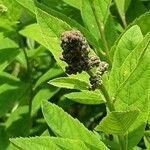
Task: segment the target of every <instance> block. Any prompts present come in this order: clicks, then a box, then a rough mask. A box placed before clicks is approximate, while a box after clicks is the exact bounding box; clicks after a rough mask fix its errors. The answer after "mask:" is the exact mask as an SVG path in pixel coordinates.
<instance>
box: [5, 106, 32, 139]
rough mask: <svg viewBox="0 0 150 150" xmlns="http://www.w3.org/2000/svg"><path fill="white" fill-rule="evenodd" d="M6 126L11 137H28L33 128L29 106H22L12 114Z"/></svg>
mask: <svg viewBox="0 0 150 150" xmlns="http://www.w3.org/2000/svg"><path fill="white" fill-rule="evenodd" d="M5 126H6V130H7V132H8V134H9V136H11V137H16V136H27V135H28V134H29V129H30V127H31V122H30V118H29V108H28V106H20V107H18V108H17V109H16V110H15V111H14V112H12V113H11V115H10V116H9V118H8V120H7V121H6V122H5ZM18 128H19V130H18Z"/></svg>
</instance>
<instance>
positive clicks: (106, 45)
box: [89, 0, 110, 58]
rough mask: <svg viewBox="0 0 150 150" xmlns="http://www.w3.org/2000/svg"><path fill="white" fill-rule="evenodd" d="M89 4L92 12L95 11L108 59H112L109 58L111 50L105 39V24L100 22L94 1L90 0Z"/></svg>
mask: <svg viewBox="0 0 150 150" xmlns="http://www.w3.org/2000/svg"><path fill="white" fill-rule="evenodd" d="M89 2H90V5H91V8H92V11H93V14H94V17H95V20H96V23H97V26H98V30H99V32H100V35H101V39H102V42H103V45H104V48H105V51H106V54H107V56H108V58H110V57H109V48H108V44H107V41H106V37H105V29H104V25H103V23H102V22H101V21H100V19H99V17H98V15H97V13H96V9H95V5H94V1H93V0H89Z"/></svg>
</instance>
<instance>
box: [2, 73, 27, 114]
mask: <svg viewBox="0 0 150 150" xmlns="http://www.w3.org/2000/svg"><path fill="white" fill-rule="evenodd" d="M28 87H29V84H28V83H24V82H21V81H20V80H19V79H17V78H15V77H14V76H12V75H9V74H7V73H3V72H2V73H0V108H1V109H0V116H3V115H4V114H5V113H7V112H8V111H10V110H11V109H12V108H13V106H14V105H15V104H16V103H17V102H19V101H20V100H22V99H23V97H24V96H25V94H26V95H27V94H28Z"/></svg>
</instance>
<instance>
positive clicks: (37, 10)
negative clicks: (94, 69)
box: [0, 0, 150, 150]
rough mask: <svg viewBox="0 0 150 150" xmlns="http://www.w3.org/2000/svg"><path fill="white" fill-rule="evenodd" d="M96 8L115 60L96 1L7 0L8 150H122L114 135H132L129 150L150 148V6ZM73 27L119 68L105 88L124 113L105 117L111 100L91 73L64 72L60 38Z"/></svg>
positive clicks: (2, 43) (3, 41)
mask: <svg viewBox="0 0 150 150" xmlns="http://www.w3.org/2000/svg"><path fill="white" fill-rule="evenodd" d="M94 3H95V6H96V9H95V10H96V12H97V15H98V16H99V20H100V22H101V23H102V24H103V26H104V28H105V31H104V34H105V38H106V41H107V42H108V49H109V59H108V57H106V56H104V55H103V53H104V52H105V50H107V47H106V46H105V44H104V42H103V38H102V36H101V34H100V32H99V28H98V26H97V21H96V19H95V17H94V14H93V12H92V8H91V5H90V1H89V0H78V2H77V1H76V0H39V1H33V0H25V1H22V0H0V150H7V149H8V150H16V149H18V148H17V147H20V148H22V149H27V150H28V149H31V150H32V149H43V150H44V149H49V147H51V149H69V150H71V149H74V150H76V149H79V150H80V149H81V150H82V149H83V150H85V149H94V150H95V149H96V150H98V149H102V150H105V149H109V148H110V149H112V150H113V149H114V150H115V149H118V144H117V143H116V142H114V141H115V140H114V139H112V136H111V135H110V134H126V133H127V135H128V136H127V139H128V140H127V141H128V149H135V150H138V149H140V148H142V149H149V148H150V117H149V115H148V114H149V112H150V111H149V110H150V109H149V108H148V106H149V104H150V103H149V97H148V94H149V87H150V86H149V74H150V65H149V64H150V62H149V60H150V33H149V31H150V11H149V9H150V1H149V0H144V1H143V0H122V1H120V0H114V1H111V0H105V1H103V2H102V1H101V0H95V1H94ZM2 5H4V6H5V7H6V12H5V11H4V12H3V11H2ZM72 28H73V29H78V30H80V31H81V32H82V33H83V35H84V36H85V37H86V39H87V40H88V42H89V44H90V47H91V51H92V53H96V54H97V55H98V56H99V57H100V59H101V60H106V61H108V62H110V63H111V62H112V64H110V70H111V71H108V73H107V74H106V75H104V77H103V82H104V84H105V85H106V88H107V90H108V91H109V94H110V95H111V97H115V98H116V100H115V107H116V109H117V111H118V112H114V113H113V112H112V113H110V114H109V115H107V117H105V116H106V113H107V108H106V106H105V99H104V97H103V95H102V94H100V93H99V92H98V91H97V90H96V91H94V92H91V91H88V89H87V87H88V75H87V74H86V73H85V72H84V73H82V74H78V75H76V76H74V75H71V76H69V77H68V76H67V75H66V74H65V73H64V68H65V66H66V64H65V63H64V62H62V61H61V60H60V59H59V56H60V54H61V51H62V50H61V47H60V34H61V33H62V32H64V31H66V30H70V29H72ZM106 53H107V51H106ZM108 79H109V80H108ZM47 101H50V102H51V103H48V102H47ZM52 103H53V104H52ZM64 111H66V112H67V113H65V112H64ZM119 111H120V112H119ZM69 114H70V115H71V116H72V117H71V116H70V115H69ZM123 116H124V117H123ZM104 117H105V118H104ZM74 118H77V119H78V120H79V121H80V122H79V121H78V120H77V119H74ZM103 118H104V119H103ZM118 118H119V121H118ZM121 118H124V119H121ZM100 121H101V123H100V124H99V122H100ZM120 122H122V124H120ZM81 123H83V124H84V126H85V127H86V128H85V127H84V126H83V124H81ZM97 124H99V125H98V126H97V127H96V125H97ZM110 124H111V125H110ZM95 127H96V130H97V131H99V132H96V131H95V130H94V129H95ZM88 129H89V130H88ZM116 129H117V130H116ZM90 130H94V132H91V131H90ZM98 133H100V134H98ZM16 137H26V138H16ZM27 137H31V138H27ZM114 138H115V137H114ZM9 139H10V140H9ZM100 139H101V140H100ZM10 141H11V142H12V143H13V144H12V143H10ZM14 145H17V147H16V146H14Z"/></svg>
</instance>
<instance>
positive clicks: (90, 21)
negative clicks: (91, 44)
mask: <svg viewBox="0 0 150 150" xmlns="http://www.w3.org/2000/svg"><path fill="white" fill-rule="evenodd" d="M110 3H111V0H105V1H103V2H102V1H100V0H94V5H95V6H96V8H95V9H96V13H97V16H99V19H100V21H101V22H102V23H103V24H105V23H106V21H107V18H108V15H109V6H110ZM81 14H82V18H83V21H84V23H85V25H86V26H87V28H88V29H89V31H90V32H91V33H92V34H93V35H94V36H95V37H96V39H97V41H99V39H100V37H101V35H100V33H99V29H98V26H97V23H96V20H95V17H94V14H93V11H92V8H91V5H90V2H89V0H82V7H81Z"/></svg>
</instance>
